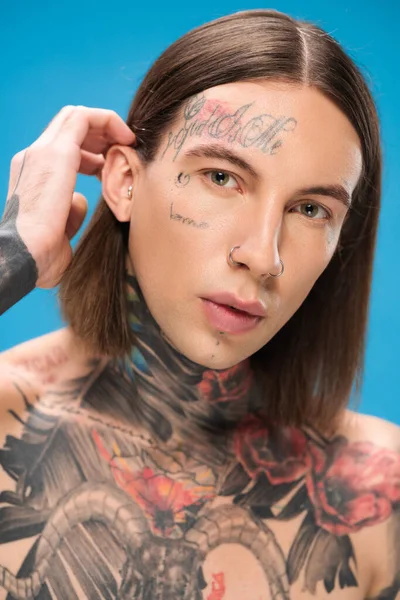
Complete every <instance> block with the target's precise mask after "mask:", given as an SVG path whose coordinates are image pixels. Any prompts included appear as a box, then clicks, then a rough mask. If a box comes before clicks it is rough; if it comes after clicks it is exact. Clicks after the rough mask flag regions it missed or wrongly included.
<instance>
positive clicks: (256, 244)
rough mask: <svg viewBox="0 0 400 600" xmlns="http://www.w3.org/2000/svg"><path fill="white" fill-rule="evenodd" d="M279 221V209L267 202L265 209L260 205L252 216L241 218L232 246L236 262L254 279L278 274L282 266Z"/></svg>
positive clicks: (280, 214)
mask: <svg viewBox="0 0 400 600" xmlns="http://www.w3.org/2000/svg"><path fill="white" fill-rule="evenodd" d="M282 223H283V214H282V209H281V208H279V207H278V206H275V207H271V206H270V207H269V210H268V211H267V213H266V211H265V205H264V210H263V212H261V211H258V212H257V213H256V214H254V215H253V217H252V218H250V219H245V220H243V221H242V226H241V229H240V233H239V234H237V235H236V240H235V241H236V242H237V244H236V246H234V248H235V249H234V250H232V259H233V260H234V261H235V263H236V264H237V266H238V265H240V266H243V267H245V268H247V269H248V270H249V271H250V272H251V273H252V274H253V276H254V277H255V278H256V279H260V278H265V277H270V276H273V275H275V276H276V275H278V274H279V273H280V272H281V270H282V263H281V260H280V259H281V258H282V257H281V256H280V246H281V243H280V242H281V237H282ZM240 242H242V243H240ZM231 264H232V263H231Z"/></svg>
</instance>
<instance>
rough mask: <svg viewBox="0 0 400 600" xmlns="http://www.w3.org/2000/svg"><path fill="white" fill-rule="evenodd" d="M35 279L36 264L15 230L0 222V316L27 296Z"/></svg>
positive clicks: (36, 273) (36, 274) (36, 276)
mask: <svg viewBox="0 0 400 600" xmlns="http://www.w3.org/2000/svg"><path fill="white" fill-rule="evenodd" d="M37 279H38V270H37V266H36V262H35V260H34V258H33V257H32V255H31V253H30V252H29V250H28V248H27V247H26V245H25V244H24V242H23V241H22V239H21V237H20V235H19V233H18V231H17V229H16V228H15V227H10V226H9V223H4V221H3V222H0V315H1V314H3V313H4V312H5V311H6V310H8V309H9V308H11V306H13V305H14V304H15V303H16V302H18V301H19V300H21V299H22V298H23V297H24V296H26V295H27V294H29V292H31V291H32V290H33V289H34V287H35V285H36V282H37Z"/></svg>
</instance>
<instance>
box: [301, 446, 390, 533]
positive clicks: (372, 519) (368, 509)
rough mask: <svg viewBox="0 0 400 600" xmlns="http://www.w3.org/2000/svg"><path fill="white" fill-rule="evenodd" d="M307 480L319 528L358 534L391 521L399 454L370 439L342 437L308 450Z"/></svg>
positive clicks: (333, 531) (332, 531)
mask: <svg viewBox="0 0 400 600" xmlns="http://www.w3.org/2000/svg"><path fill="white" fill-rule="evenodd" d="M309 457H310V466H311V469H310V470H309V472H308V473H307V476H306V483H307V490H308V495H309V498H310V500H311V502H312V504H313V506H314V509H315V516H316V520H317V523H318V525H320V527H322V528H324V529H326V530H327V531H330V532H331V533H333V534H334V535H346V534H349V533H355V532H356V531H359V530H360V529H362V528H363V527H365V526H368V525H375V524H376V523H380V522H381V521H384V520H385V519H387V518H388V517H389V516H390V515H391V513H392V509H393V504H394V503H398V502H400V456H399V455H398V454H397V453H396V452H394V451H392V450H387V449H384V448H377V447H376V446H375V445H374V444H372V443H370V442H355V443H351V444H349V443H347V442H346V440H344V439H342V438H338V439H337V440H336V443H332V444H331V445H330V446H329V447H328V448H325V449H324V448H318V447H317V446H315V445H310V448H309Z"/></svg>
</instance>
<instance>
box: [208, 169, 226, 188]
mask: <svg viewBox="0 0 400 600" xmlns="http://www.w3.org/2000/svg"><path fill="white" fill-rule="evenodd" d="M229 177H230V175H228V173H224V171H213V172H212V173H211V181H212V182H213V183H216V184H217V185H220V186H221V187H222V186H224V185H225V184H226V183H228V181H229Z"/></svg>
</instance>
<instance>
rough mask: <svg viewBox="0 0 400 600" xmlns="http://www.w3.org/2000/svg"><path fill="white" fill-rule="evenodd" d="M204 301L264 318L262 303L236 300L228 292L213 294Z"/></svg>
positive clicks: (264, 310)
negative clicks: (231, 307)
mask: <svg viewBox="0 0 400 600" xmlns="http://www.w3.org/2000/svg"><path fill="white" fill-rule="evenodd" d="M204 299H205V300H210V301H211V302H215V303H216V304H223V305H225V306H233V308H237V309H238V310H242V311H243V312H247V313H249V314H250V315H252V316H255V317H265V316H266V308H265V306H264V305H263V303H262V302H260V301H259V300H241V299H240V298H238V297H237V296H235V295H234V294H231V293H230V292H220V293H218V294H213V295H212V296H207V297H206V298H204Z"/></svg>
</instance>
